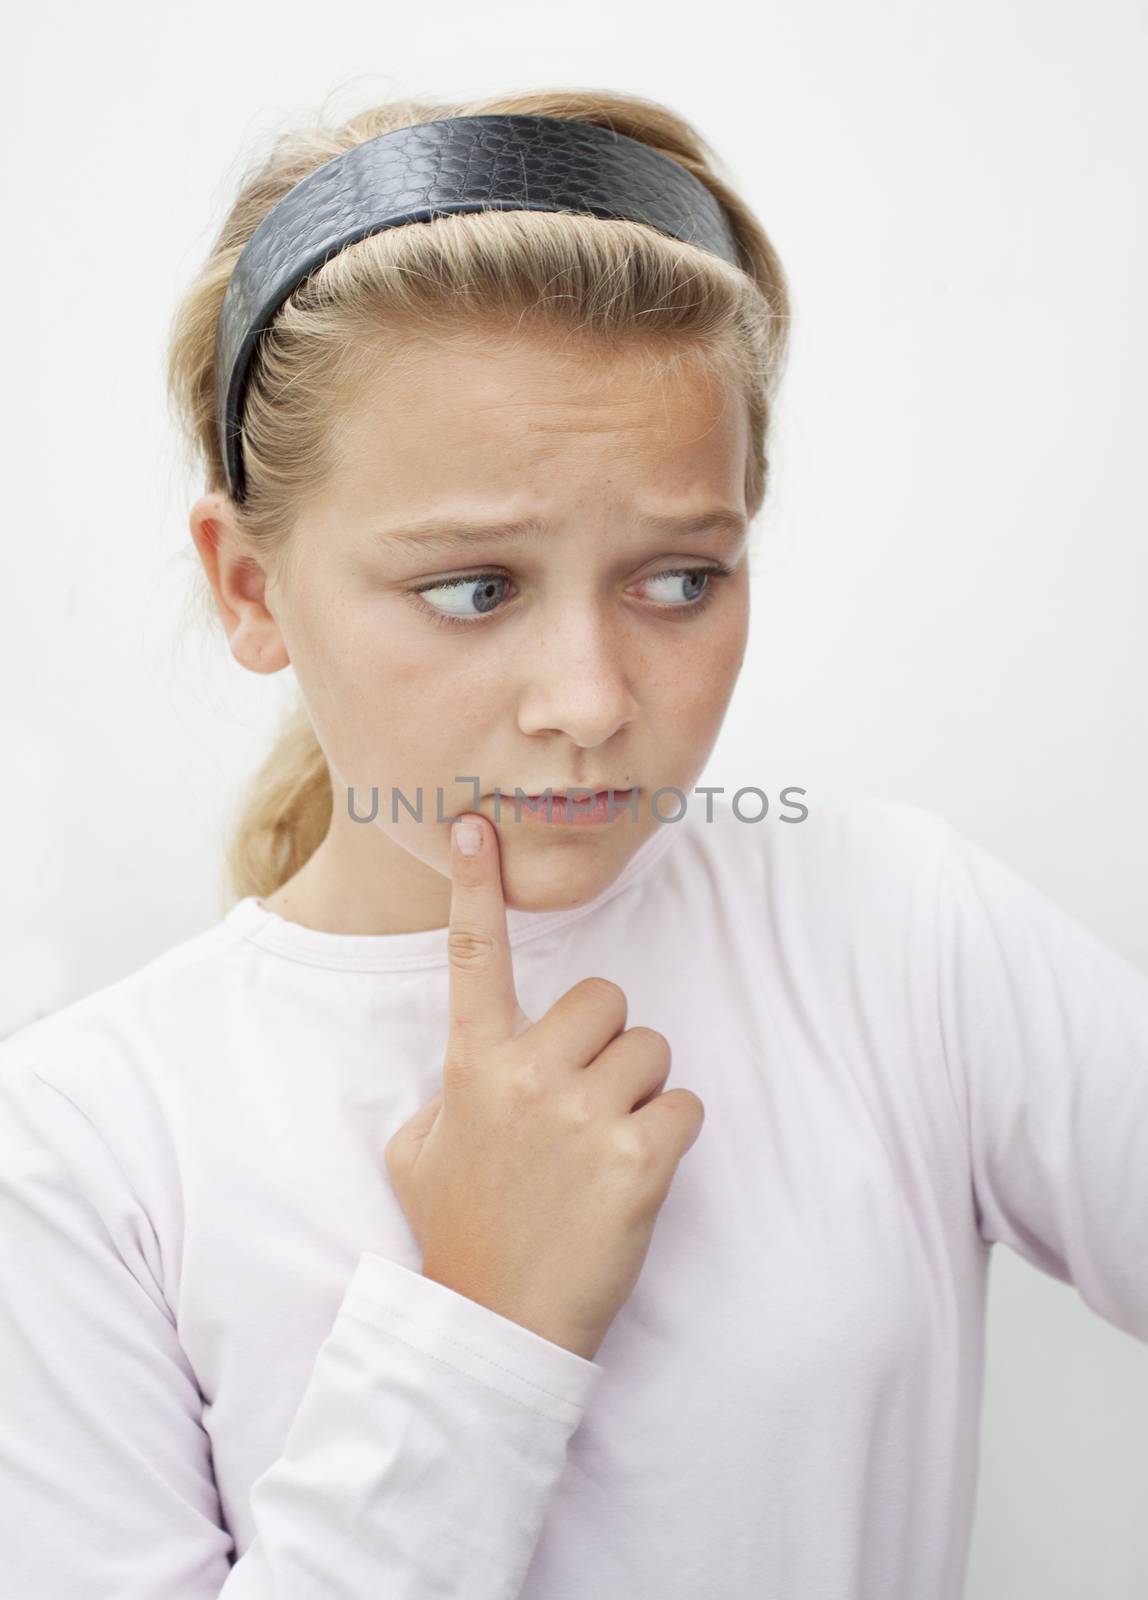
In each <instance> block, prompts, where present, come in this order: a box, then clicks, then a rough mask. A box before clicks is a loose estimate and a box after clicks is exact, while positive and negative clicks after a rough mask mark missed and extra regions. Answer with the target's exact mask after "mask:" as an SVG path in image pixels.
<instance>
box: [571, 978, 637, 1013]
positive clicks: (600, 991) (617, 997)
mask: <svg viewBox="0 0 1148 1600" xmlns="http://www.w3.org/2000/svg"><path fill="white" fill-rule="evenodd" d="M582 987H583V989H584V990H585V992H586V993H587V994H588V995H591V996H592V997H593V998H594V999H598V1000H602V1001H609V1002H610V1003H611V1004H613V1005H614V1006H625V1004H626V992H625V990H624V989H623V988H622V987H621V986H620V985H619V984H616V983H615V982H614V981H613V979H612V978H583V979H582Z"/></svg>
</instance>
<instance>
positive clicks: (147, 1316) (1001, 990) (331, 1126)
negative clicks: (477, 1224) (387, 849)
mask: <svg viewBox="0 0 1148 1600" xmlns="http://www.w3.org/2000/svg"><path fill="white" fill-rule="evenodd" d="M508 922H509V928H510V938H511V942H512V947H513V959H514V972H515V979H516V984H517V988H518V993H519V998H520V1000H521V1003H522V1005H523V1007H524V1009H525V1010H526V1012H527V1013H528V1015H530V1016H531V1017H534V1018H538V1017H540V1016H542V1014H543V1013H544V1012H545V1011H546V1010H547V1009H548V1008H549V1007H550V1006H551V1005H552V1004H553V1003H554V1001H555V1000H557V999H558V997H559V996H560V995H561V994H563V993H564V992H565V991H566V990H567V989H569V988H570V987H571V985H573V984H574V983H576V982H577V981H578V980H579V979H580V978H583V977H586V976H589V975H591V974H601V975H603V976H606V977H609V978H612V979H613V980H614V981H615V982H617V983H618V984H620V985H621V987H622V988H623V989H624V991H625V993H626V996H627V999H628V1002H629V1011H628V1016H627V1026H630V1027H633V1026H636V1025H638V1024H644V1025H646V1026H649V1027H652V1028H656V1029H657V1030H658V1031H659V1032H661V1033H664V1034H665V1035H666V1037H667V1038H668V1040H669V1042H670V1045H671V1047H672V1052H673V1067H672V1071H671V1075H670V1078H669V1082H668V1085H667V1087H676V1086H678V1085H684V1086H686V1087H688V1088H690V1089H693V1090H694V1091H695V1092H696V1093H698V1094H699V1095H700V1096H701V1098H702V1100H703V1101H704V1103H705V1108H706V1117H705V1122H704V1125H703V1128H702V1131H701V1133H700V1135H699V1137H698V1139H697V1142H696V1143H695V1144H694V1145H693V1147H692V1148H691V1149H690V1150H689V1151H688V1152H687V1153H686V1155H685V1156H684V1157H683V1159H682V1161H681V1163H680V1165H679V1167H678V1169H677V1173H676V1175H675V1177H674V1180H673V1183H672V1185H671V1187H670V1191H669V1194H668V1197H667V1199H666V1201H665V1203H664V1205H663V1206H662V1209H661V1211H660V1213H659V1215H658V1219H657V1223H656V1225H655V1230H654V1234H653V1238H652V1241H651V1245H650V1249H649V1252H648V1255H647V1257H646V1260H645V1263H644V1265H643V1268H642V1272H641V1275H640V1277H639V1279H638V1281H637V1284H636V1286H635V1288H634V1290H633V1292H632V1293H631V1295H630V1297H629V1299H628V1300H627V1301H626V1302H625V1304H624V1305H623V1306H622V1308H621V1309H620V1311H619V1312H618V1314H617V1316H616V1317H615V1319H614V1322H613V1323H612V1325H611V1327H610V1329H609V1331H608V1333H607V1335H606V1338H605V1340H604V1341H603V1343H602V1344H601V1346H600V1348H599V1349H598V1351H597V1352H596V1355H595V1358H594V1359H593V1360H592V1361H591V1360H585V1359H583V1358H582V1357H581V1356H579V1355H576V1354H575V1353H574V1352H572V1351H570V1350H567V1349H565V1348H564V1347H562V1346H559V1345H556V1344H552V1343H550V1342H549V1341H548V1340H547V1339H545V1338H543V1337H541V1336H540V1335H538V1334H536V1333H534V1332H533V1331H532V1330H530V1329H528V1328H526V1327H524V1326H522V1325H520V1324H518V1323H516V1322H513V1321H511V1320H509V1319H507V1318H505V1317H503V1316H501V1315H500V1314H498V1313H497V1312H494V1311H492V1310H489V1309H488V1308H486V1307H484V1306H482V1305H480V1304H478V1303H477V1302H475V1301H472V1300H470V1299H468V1298H467V1297H465V1296H463V1295H461V1294H458V1293H456V1292H455V1291H454V1290H451V1289H449V1288H446V1287H445V1286H443V1285H441V1284H439V1283H436V1282H434V1281H432V1280H429V1279H426V1278H423V1277H422V1275H421V1273H420V1271H419V1264H420V1260H421V1255H420V1251H419V1248H418V1246H417V1244H416V1241H415V1239H414V1237H413V1235H412V1233H411V1231H410V1228H409V1226H408V1224H407V1222H406V1219H405V1216H404V1214H403V1212H402V1209H401V1207H400V1206H399V1204H398V1200H397V1197H396V1195H395V1193H394V1191H393V1189H392V1187H391V1184H390V1182H389V1179H388V1176H387V1173H386V1168H385V1163H384V1158H383V1147H384V1145H385V1143H386V1141H387V1140H388V1138H389V1137H390V1136H391V1134H392V1133H393V1132H394V1131H395V1130H396V1129H397V1128H398V1127H399V1126H400V1125H401V1124H402V1123H404V1122H405V1121H406V1120H407V1119H408V1118H409V1117H411V1116H412V1115H413V1113H414V1112H415V1111H416V1110H417V1109H418V1108H419V1107H420V1106H421V1105H422V1104H424V1103H425V1102H426V1101H427V1100H428V1099H430V1097H431V1096H432V1095H433V1094H434V1093H435V1092H436V1090H437V1089H439V1088H440V1087H441V1068H442V1058H443V1052H444V1048H445V1044H446V1036H447V997H448V973H447V957H446V940H447V930H446V929H444V928H437V929H433V930H430V931H426V932H419V933H412V934H398V935H377V936H375V935H372V936H361V935H341V934H331V933H321V932H317V931H315V930H312V929H308V928H305V927H303V926H301V925H299V924H297V923H292V922H289V921H286V920H284V919H283V918H281V917H279V916H277V915H275V914H274V913H271V912H269V911H267V910H265V909H264V908H263V907H262V906H261V904H260V903H259V901H258V900H256V899H255V898H254V897H252V898H248V899H246V900H242V901H240V902H239V903H238V904H237V905H235V906H234V908H233V909H232V910H231V911H230V912H229V913H228V914H227V915H226V916H225V917H223V918H222V920H220V921H219V922H218V923H217V924H216V925H215V926H213V927H210V928H209V929H207V930H206V931H205V932H203V933H201V934H199V935H197V936H195V937H193V938H190V939H188V940H186V941H185V942H183V943H181V944H179V945H177V946H176V947H174V948H172V949H170V950H168V951H166V952H165V953H164V954H162V955H160V956H159V957H158V958H156V959H155V960H152V961H151V962H149V963H148V964H147V965H145V966H143V967H142V968H140V969H139V970H137V971H135V972H133V973H131V974H130V975H129V976H127V977H125V978H123V979H121V980H119V981H118V982H115V983H112V984H111V985H109V986H107V987H105V988H102V989H100V990H98V991H96V992H95V993H93V994H90V995H88V996H86V997H85V998H83V999H81V1000H78V1001H76V1002H74V1003H72V1004H70V1005H68V1006H65V1007H64V1008H62V1009H61V1010H59V1011H56V1012H54V1013H52V1014H51V1015H49V1016H47V1017H45V1018H42V1019H40V1020H37V1021H35V1022H32V1023H30V1024H28V1025H27V1026H25V1027H23V1028H21V1029H19V1030H18V1031H17V1032H16V1033H14V1034H12V1035H10V1036H9V1037H8V1039H7V1040H5V1041H4V1042H3V1043H2V1044H0V1393H2V1412H3V1415H2V1418H0V1563H2V1566H0V1572H2V1578H0V1593H2V1595H3V1597H4V1600H209V1597H215V1596H222V1597H224V1600H320V1597H322V1600H432V1597H434V1600H439V1597H448V1596H449V1597H452V1600H510V1597H512V1596H522V1597H523V1600H587V1597H588V1596H593V1597H594V1600H646V1597H648V1600H700V1597H705V1600H711V1597H713V1600H718V1597H720V1600H750V1597H752V1600H957V1597H958V1596H959V1595H960V1594H961V1589H962V1581H963V1574H964V1570H965V1564H966V1555H967V1545H968V1538H969V1532H970V1521H971V1515H972V1509H973V1503H974V1489H975V1472H976V1456H977V1440H978V1424H979V1411H980V1399H981V1389H982V1370H983V1340H984V1311H985V1296H986V1287H987V1284H986V1275H987V1268H988V1265H989V1260H990V1252H991V1246H992V1243H993V1242H994V1241H1000V1242H1004V1243H1005V1244H1007V1245H1009V1246H1011V1247H1012V1248H1013V1249H1014V1250H1016V1251H1018V1252H1019V1253H1020V1254H1021V1255H1022V1256H1024V1257H1025V1258H1026V1259H1027V1260H1029V1261H1030V1262H1032V1263H1033V1264H1034V1265H1035V1266H1037V1267H1038V1268H1040V1269H1041V1270H1043V1271H1045V1272H1048V1273H1051V1274H1053V1275H1054V1276H1056V1277H1057V1278H1060V1279H1062V1280H1064V1281H1066V1282H1070V1283H1073V1284H1075V1285H1076V1287H1077V1289H1078V1290H1079V1292H1080V1294H1081V1295H1082V1296H1083V1298H1084V1299H1085V1301H1086V1302H1087V1303H1088V1304H1089V1305H1090V1306H1091V1307H1092V1308H1093V1309H1094V1310H1095V1311H1096V1312H1098V1313H1099V1314H1100V1315H1101V1316H1102V1317H1105V1318H1106V1319H1108V1320H1109V1321H1110V1322H1112V1323H1113V1324H1115V1325H1116V1326H1117V1327H1120V1328H1123V1329H1125V1330H1126V1331H1127V1332H1128V1333H1130V1334H1131V1335H1133V1336H1134V1337H1136V1338H1139V1339H1143V1340H1145V1341H1148V979H1146V978H1145V977H1144V976H1143V975H1141V974H1140V973H1138V972H1137V971H1136V970H1134V969H1133V968H1132V967H1131V966H1130V965H1129V964H1128V963H1127V962H1125V961H1124V960H1123V959H1122V958H1121V957H1119V956H1118V955H1117V954H1116V953H1115V952H1114V951H1112V950H1111V949H1110V948H1108V947H1107V946H1105V945H1104V944H1102V943H1101V942H1100V941H1098V940H1097V939H1096V938H1095V937H1094V936H1093V935H1092V934H1091V933H1089V932H1088V931H1087V930H1086V929H1085V928H1084V927H1082V926H1081V925H1080V924H1079V923H1078V922H1076V921H1075V920H1073V919H1072V918H1071V917H1070V916H1068V915H1067V914H1066V913H1065V912H1064V911H1062V910H1061V909H1059V908H1058V907H1057V906H1056V905H1055V904H1054V903H1052V902H1051V901H1050V900H1049V899H1047V898H1046V897H1045V896H1044V895H1043V894H1042V893H1041V892H1040V891H1039V890H1038V889H1037V888H1036V887H1034V886H1033V885H1032V884H1031V883H1030V882H1028V880H1026V879H1024V878H1022V877H1021V876H1020V875H1019V874H1017V873H1016V872H1014V871H1013V870H1012V869H1010V868H1008V867H1007V866H1005V865H1004V864H1003V863H1001V862H1000V861H998V860H996V859H995V858H993V857H992V856H990V855H989V854H987V853H986V852H985V851H984V850H982V849H981V848H980V847H978V846H977V845H975V844H974V843H973V842H972V841H971V840H970V839H968V838H967V837H965V836H964V835H962V834H960V833H959V832H957V831H955V830H954V829H953V828H952V827H951V826H949V825H948V824H947V823H946V821H945V820H944V819H943V818H941V817H939V816H937V815H934V814H933V813H931V812H928V811H925V810H922V809H920V808H918V807H915V806H910V805H906V804H903V803H899V802H892V801H885V800H876V799H863V800H854V801H849V802H844V803H838V804H834V805H829V806H825V807H821V808H818V807H816V806H813V807H812V808H811V811H810V814H809V816H808V817H807V818H805V820H803V821H801V822H798V823H786V822H785V821H783V820H782V819H781V818H780V817H776V816H773V815H770V816H767V817H766V819H765V820H764V821H762V822H760V823H750V822H743V821H741V820H740V819H739V818H738V817H737V816H736V815H735V814H734V812H733V811H732V810H731V809H730V807H729V805H728V803H727V802H726V801H724V800H723V799H721V798H720V797H719V799H718V800H717V802H716V803H715V808H714V814H713V820H712V821H707V820H706V810H705V802H704V800H702V799H698V798H696V797H695V798H694V799H692V800H691V804H690V808H689V810H688V812H687V815H686V817H685V819H684V820H683V821H681V822H678V823H673V824H671V823H666V824H664V825H662V826H659V827H657V828H656V829H655V831H654V833H653V834H652V835H651V836H650V838H648V839H647V840H646V841H645V843H644V844H643V845H642V846H641V848H640V849H639V850H638V852H637V853H636V854H635V856H634V857H633V858H632V859H631V860H630V862H629V863H628V865H627V866H626V868H625V869H624V870H623V872H622V873H621V874H620V876H619V877H618V878H616V879H615V881H614V882H613V883H612V884H611V885H610V886H609V887H608V888H607V889H606V890H604V891H603V892H602V893H601V894H600V895H598V897H597V898H596V899H594V900H593V901H591V902H588V903H587V904H585V905H582V906H579V907H576V908H573V909H569V910H565V911H558V912H548V913H531V912H520V911H514V910H511V911H510V912H509V913H508Z"/></svg>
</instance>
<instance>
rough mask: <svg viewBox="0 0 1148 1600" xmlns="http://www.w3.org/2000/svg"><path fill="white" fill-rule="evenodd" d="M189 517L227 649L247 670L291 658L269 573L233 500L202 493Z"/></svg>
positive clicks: (277, 665)
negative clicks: (271, 601) (269, 593)
mask: <svg viewBox="0 0 1148 1600" xmlns="http://www.w3.org/2000/svg"><path fill="white" fill-rule="evenodd" d="M188 522H189V526H190V528H191V537H192V539H193V541H194V543H195V548H196V550H197V551H198V552H199V559H200V560H201V561H202V562H203V567H204V571H205V572H206V573H207V577H208V580H209V582H210V584H211V588H212V592H213V593H214V595H215V604H216V606H217V607H218V610H219V616H220V620H221V621H222V623H223V626H224V628H225V629H226V632H227V639H228V643H229V644H230V646H231V654H232V655H233V656H234V657H235V659H236V661H238V662H239V664H240V666H243V667H247V668H248V670H249V671H251V672H279V671H280V670H281V669H282V668H283V667H285V666H287V665H288V664H289V662H290V659H291V658H290V656H289V655H288V654H287V646H286V645H285V643H284V642H283V636H282V634H281V633H280V631H279V624H278V622H277V621H276V619H275V616H274V614H273V612H272V611H271V610H270V608H269V607H268V605H267V598H266V589H267V582H268V579H267V573H266V572H265V570H264V568H263V566H262V565H261V564H260V562H259V561H258V560H256V558H255V557H254V556H252V555H251V554H249V552H248V549H247V546H246V545H245V544H244V542H243V539H242V535H241V534H240V532H239V528H238V524H237V522H236V519H235V513H234V510H233V508H232V504H231V501H230V500H229V498H228V497H227V495H225V494H219V493H216V494H205V495H202V496H201V497H200V498H199V499H198V500H197V501H196V502H195V504H194V505H193V506H192V508H191V512H190V515H189V518H188Z"/></svg>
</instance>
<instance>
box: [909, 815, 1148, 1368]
mask: <svg viewBox="0 0 1148 1600" xmlns="http://www.w3.org/2000/svg"><path fill="white" fill-rule="evenodd" d="M938 959H939V970H940V1000H941V1027H942V1033H943V1039H944V1045H945V1054H946V1058H947V1062H948V1066H949V1072H950V1077H951V1079H952V1083H953V1088H954V1093H955V1094H956V1097H957V1101H958V1105H959V1106H960V1108H961V1113H962V1117H963V1120H964V1123H965V1126H966V1129H967V1136H968V1141H969V1156H970V1166H971V1172H972V1179H973V1191H974V1202H975V1209H976V1221H977V1227H978V1229H979V1231H980V1233H981V1236H982V1237H983V1238H984V1239H985V1240H986V1241H988V1242H990V1243H993V1242H998V1241H999V1242H1003V1243H1005V1244H1008V1245H1010V1246H1011V1247H1012V1249H1013V1250H1015V1251H1016V1252H1017V1253H1018V1254H1020V1255H1021V1256H1023V1257H1024V1258H1025V1259H1026V1260H1027V1261H1029V1262H1031V1263H1032V1264H1033V1265H1034V1266H1036V1267H1038V1268H1039V1269H1040V1270H1041V1271H1043V1272H1046V1273H1048V1274H1050V1275H1051V1276H1053V1277H1056V1278H1059V1279H1060V1280H1061V1281H1062V1282H1064V1283H1070V1284H1073V1285H1074V1286H1075V1287H1076V1289H1077V1290H1078V1291H1079V1293H1080V1295H1081V1296H1082V1298H1083V1299H1084V1300H1085V1301H1086V1302H1087V1304H1088V1305H1089V1306H1091V1307H1092V1309H1093V1310H1094V1311H1096V1312H1098V1313H1099V1314H1100V1315H1101V1316H1102V1317H1104V1318H1106V1319H1107V1320H1108V1321H1109V1322H1111V1323H1113V1324H1114V1325H1115V1326H1117V1327H1119V1328H1122V1329H1124V1330H1125V1331H1126V1332H1127V1333H1130V1334H1132V1335H1133V1336H1134V1337H1135V1338H1138V1339H1143V1340H1145V1341H1148V978H1145V977H1144V976H1143V975H1142V974H1141V973H1139V972H1137V971H1136V969H1135V968H1134V967H1132V966H1131V965H1130V964H1129V963H1128V962H1127V961H1125V960H1124V959H1123V958H1122V957H1121V956H1119V955H1118V954H1117V953H1116V952H1115V951H1114V950H1112V949H1110V948H1109V947H1108V946H1106V945H1105V944H1103V943H1102V942H1101V941H1100V940H1099V939H1097V938H1096V937H1095V936H1094V935H1093V934H1092V933H1090V932H1089V931H1088V930H1087V929H1086V928H1085V927H1083V926H1082V925H1081V924H1080V923H1079V922H1077V921H1075V920H1074V919H1073V918H1072V917H1071V916H1069V915H1068V913H1067V912H1065V911H1064V910H1062V909H1061V908H1060V907H1059V906H1057V905H1056V904H1055V903H1054V902H1053V901H1051V900H1050V899H1049V898H1048V897H1046V896H1045V895H1044V894H1042V893H1041V892H1040V891H1039V890H1038V889H1036V888H1035V887H1034V886H1033V885H1032V884H1031V883H1030V882H1029V881H1028V880H1027V879H1025V878H1024V877H1022V876H1021V875H1020V874H1019V873H1017V872H1014V871H1013V870H1012V869H1011V868H1009V867H1007V866H1005V865H1004V864H1003V863H1002V862H1000V861H998V860H997V859H996V858H995V857H993V856H991V855H989V854H988V853H987V852H986V851H984V850H982V849H981V848H980V847H979V846H977V845H975V844H974V843H973V842H972V841H971V840H969V839H967V838H965V837H963V836H962V835H961V834H960V833H958V832H957V831H956V830H954V829H951V828H950V829H948V830H947V848H946V854H945V858H944V861H943V863H942V867H941V878H940V897H939V948H938Z"/></svg>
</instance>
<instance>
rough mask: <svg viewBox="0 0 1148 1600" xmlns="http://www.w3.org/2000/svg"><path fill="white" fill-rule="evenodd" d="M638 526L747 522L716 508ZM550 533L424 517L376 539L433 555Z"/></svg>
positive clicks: (532, 524) (527, 525)
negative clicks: (416, 547)
mask: <svg viewBox="0 0 1148 1600" xmlns="http://www.w3.org/2000/svg"><path fill="white" fill-rule="evenodd" d="M636 520H637V525H638V526H639V527H640V528H642V529H644V530H646V531H648V532H651V533H666V534H703V533H717V534H723V533H741V532H743V531H744V530H745V528H746V526H747V523H748V520H749V519H748V518H747V517H746V515H745V513H744V512H741V511H731V510H729V509H727V508H726V507H725V506H716V507H714V508H713V509H712V510H709V511H699V512H696V513H694V514H692V515H686V516H680V515H679V516H673V515H667V516H645V517H638V518H637V519H636ZM546 531H547V528H546V524H545V523H544V522H542V521H540V520H539V518H537V517H524V518H522V519H520V520H519V521H516V522H501V521H500V522H481V521H478V522H476V521H472V520H469V519H467V518H465V517H451V518H444V517H425V518H422V519H421V520H420V521H418V522H408V523H405V524H404V525H403V527H401V528H389V529H380V530H378V532H377V534H376V537H378V538H380V539H384V540H393V541H394V543H396V544H401V545H418V546H419V548H420V549H423V550H431V551H448V550H458V549H461V548H463V547H465V546H466V545H468V544H471V543H473V542H474V541H476V540H482V541H484V542H485V543H488V544H496V543H507V542H510V541H512V540H521V539H538V538H541V537H542V535H543V534H545V533H546Z"/></svg>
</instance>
